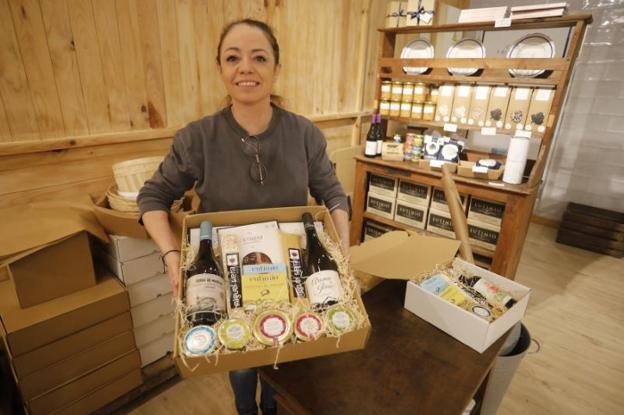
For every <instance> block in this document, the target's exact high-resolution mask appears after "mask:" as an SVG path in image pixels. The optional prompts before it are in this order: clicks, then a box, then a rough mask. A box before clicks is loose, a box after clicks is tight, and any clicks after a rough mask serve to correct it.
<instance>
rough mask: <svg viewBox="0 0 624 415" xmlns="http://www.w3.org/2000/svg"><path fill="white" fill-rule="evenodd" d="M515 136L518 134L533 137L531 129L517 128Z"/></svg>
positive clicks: (518, 135)
mask: <svg viewBox="0 0 624 415" xmlns="http://www.w3.org/2000/svg"><path fill="white" fill-rule="evenodd" d="M514 136H516V137H524V138H531V132H530V131H524V130H516V133H515V134H514Z"/></svg>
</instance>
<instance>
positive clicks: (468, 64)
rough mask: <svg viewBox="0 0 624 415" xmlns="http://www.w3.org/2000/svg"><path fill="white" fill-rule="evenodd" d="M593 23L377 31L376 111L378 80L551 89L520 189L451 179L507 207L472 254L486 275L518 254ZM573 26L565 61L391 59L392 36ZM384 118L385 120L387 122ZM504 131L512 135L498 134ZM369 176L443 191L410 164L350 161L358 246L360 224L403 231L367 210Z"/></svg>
mask: <svg viewBox="0 0 624 415" xmlns="http://www.w3.org/2000/svg"><path fill="white" fill-rule="evenodd" d="M591 22H592V16H591V14H575V15H568V16H563V17H558V18H546V19H530V20H522V21H515V22H513V23H512V25H511V26H509V27H495V25H494V23H493V22H490V23H464V24H444V25H433V26H416V27H401V28H391V29H379V32H380V33H379V36H380V42H379V51H378V61H377V69H378V72H377V79H376V95H375V98H376V99H375V107H376V108H378V107H379V102H380V90H381V82H382V81H384V80H406V81H407V80H409V81H413V82H426V83H434V84H440V83H457V84H472V85H514V86H533V87H535V86H551V87H554V89H555V93H554V97H553V103H552V108H551V114H550V116H549V121H548V123H547V125H546V130H545V131H544V132H543V133H539V134H538V133H534V134H533V136H534V137H539V138H541V145H540V149H539V151H538V155H537V159H536V160H535V164H534V165H533V167H532V169H531V172H530V176H529V178H528V181H525V182H524V183H522V184H520V185H509V184H506V183H503V182H495V183H491V182H488V181H487V180H479V179H470V178H465V177H460V176H455V181H456V183H457V188H458V190H459V191H460V192H463V193H467V194H469V195H472V196H476V197H479V198H483V199H488V200H493V201H497V202H501V203H504V204H505V211H504V216H503V219H502V224H501V231H500V234H499V238H498V243H497V246H496V250H495V251H494V252H491V251H490V252H488V250H483V249H479V248H477V249H476V250H475V252H476V253H477V254H480V255H482V256H491V257H492V266H491V269H492V270H493V271H494V272H496V273H498V274H500V275H503V276H506V277H508V278H511V279H513V278H514V277H515V274H516V269H517V267H518V263H519V261H520V255H521V254H522V247H523V245H524V240H525V238H526V233H527V230H528V226H529V220H530V217H531V213H532V211H533V206H534V204H535V199H536V196H537V190H538V187H539V184H540V182H541V179H542V174H543V172H544V168H545V164H546V158H547V154H549V150H550V145H551V142H552V137H553V132H554V129H555V126H556V125H557V119H558V118H559V116H560V114H561V107H562V104H563V101H564V97H565V93H566V90H567V88H568V84H569V81H570V76H571V73H572V68H573V66H574V62H575V60H576V57H577V56H578V53H579V50H580V47H581V44H582V40H583V37H584V34H585V30H586V27H587V25H588V24H590V23H591ZM559 27H563V28H566V27H567V28H572V29H573V30H572V31H571V36H570V38H569V40H568V46H567V52H566V54H565V56H564V57H563V58H552V59H536V58H522V59H503V58H485V59H446V58H441V59H435V58H433V59H400V58H395V57H394V56H395V45H396V40H397V35H400V34H418V33H439V32H470V31H471V32H474V31H499V30H519V29H541V28H559ZM404 66H414V67H428V68H431V69H430V70H429V71H428V72H427V73H425V74H421V75H408V74H405V73H404V72H403V67H404ZM448 67H457V68H479V69H480V70H479V72H478V73H477V75H474V76H454V75H451V74H449V73H448ZM509 69H545V70H546V71H545V73H544V74H543V75H541V76H540V77H537V78H515V77H513V76H512V75H510V74H509ZM386 118H388V117H386ZM389 119H391V120H394V121H397V122H402V123H407V124H415V125H420V126H424V127H434V128H437V127H442V126H443V125H444V124H443V123H436V122H428V121H421V120H412V119H406V118H400V117H389ZM475 128H476V127H470V126H463V125H458V129H460V130H462V129H464V130H465V129H469V130H470V129H475ZM497 132H499V133H507V134H508V133H510V131H501V130H499V131H497ZM370 174H376V175H381V176H386V177H389V178H399V179H401V180H406V181H410V182H414V183H420V184H426V185H430V186H437V187H441V186H442V182H441V176H442V175H441V173H440V172H436V171H429V170H425V169H421V168H419V167H417V166H415V165H414V164H412V163H409V162H386V161H382V160H380V159H377V158H373V159H369V158H365V157H361V156H358V157H356V179H355V180H356V181H355V194H354V198H353V216H352V227H351V244H352V245H354V244H359V243H360V241H361V237H362V226H363V222H364V219H365V218H366V219H370V220H373V221H376V222H379V223H382V224H386V225H389V226H393V227H395V228H399V229H405V228H406V227H405V226H404V225H402V224H399V223H396V222H394V221H390V220H387V219H383V218H379V217H378V216H376V215H371V214H369V213H366V212H365V208H366V193H367V190H368V177H369V175H370Z"/></svg>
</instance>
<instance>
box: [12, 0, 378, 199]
mask: <svg viewBox="0 0 624 415" xmlns="http://www.w3.org/2000/svg"><path fill="white" fill-rule="evenodd" d="M385 4H386V0H340V1H335V0H317V1H304V0H0V207H2V206H11V205H18V204H22V203H27V202H29V201H34V200H43V199H47V198H51V197H69V196H71V195H74V194H76V193H84V192H87V193H90V194H92V195H96V194H99V193H101V192H102V191H103V190H104V189H105V188H106V186H108V184H109V183H111V181H112V171H111V165H112V164H113V163H115V162H117V161H121V160H126V159H131V158H137V157H144V156H150V155H156V154H164V153H165V152H166V151H167V149H168V147H169V146H170V143H171V137H172V136H173V134H174V132H175V131H176V130H177V129H178V128H180V127H182V126H184V125H185V124H186V123H188V122H189V121H192V120H195V119H198V118H200V117H202V116H204V115H206V114H210V113H212V112H214V111H215V110H217V109H218V108H220V106H221V105H222V104H223V98H224V95H225V90H224V88H223V86H222V84H221V81H220V79H219V75H218V72H217V71H216V68H215V55H216V47H217V42H218V37H219V33H220V31H221V29H222V27H223V26H224V24H225V23H226V22H229V21H232V20H236V19H239V18H243V17H252V18H257V19H260V20H264V21H267V22H268V23H269V24H270V25H271V26H272V27H273V28H274V29H275V33H276V36H277V38H278V40H279V42H280V46H281V62H282V65H283V69H282V72H281V75H280V79H279V81H278V83H277V85H276V91H275V92H276V93H278V94H280V95H282V96H283V97H284V98H285V99H286V104H287V105H286V106H287V108H288V109H289V110H292V111H295V112H297V113H300V114H303V115H306V116H308V117H310V118H311V119H313V120H315V121H317V124H318V125H319V127H320V128H321V129H322V130H323V131H324V132H325V134H326V136H327V139H328V148H329V149H330V150H331V149H335V148H340V147H345V146H349V145H352V144H356V143H357V142H358V141H359V139H360V135H361V132H360V130H359V127H360V125H361V121H362V120H361V119H360V117H359V115H360V114H362V112H365V111H370V109H371V106H372V102H373V101H372V100H373V98H372V97H373V93H374V91H373V90H372V87H371V86H374V59H375V51H376V49H377V48H376V43H377V34H376V28H377V27H379V26H380V25H381V24H382V22H383V14H384V13H385ZM354 127H355V128H354ZM365 132H366V131H364V133H365Z"/></svg>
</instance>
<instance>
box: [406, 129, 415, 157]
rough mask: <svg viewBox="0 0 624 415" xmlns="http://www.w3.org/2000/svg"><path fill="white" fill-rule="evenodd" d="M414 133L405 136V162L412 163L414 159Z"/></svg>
mask: <svg viewBox="0 0 624 415" xmlns="http://www.w3.org/2000/svg"><path fill="white" fill-rule="evenodd" d="M414 136H416V134H414V133H407V134H405V144H404V146H403V160H405V161H410V160H411V159H412V143H413V142H414Z"/></svg>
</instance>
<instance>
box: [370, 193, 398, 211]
mask: <svg viewBox="0 0 624 415" xmlns="http://www.w3.org/2000/svg"><path fill="white" fill-rule="evenodd" d="M368 207H369V208H371V209H375V210H380V211H382V212H385V213H392V203H390V202H387V201H385V200H381V199H377V198H376V197H373V196H368Z"/></svg>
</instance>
